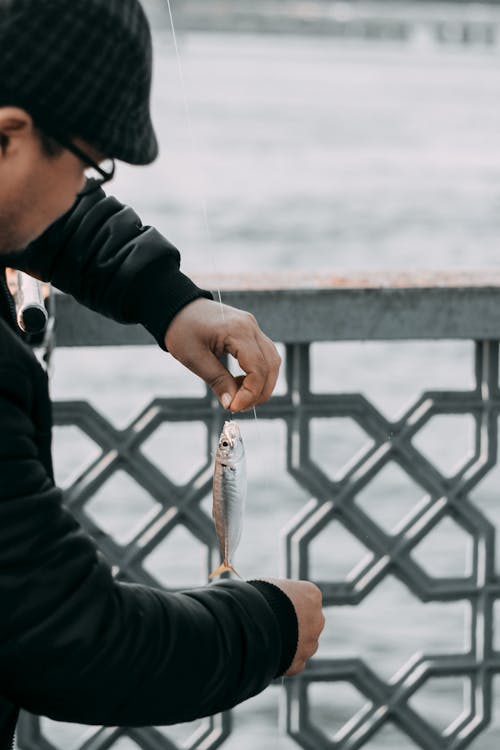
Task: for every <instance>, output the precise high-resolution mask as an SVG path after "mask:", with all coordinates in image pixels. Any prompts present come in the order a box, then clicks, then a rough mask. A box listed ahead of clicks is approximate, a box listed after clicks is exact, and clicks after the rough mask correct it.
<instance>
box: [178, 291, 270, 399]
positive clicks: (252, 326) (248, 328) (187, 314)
mask: <svg viewBox="0 0 500 750" xmlns="http://www.w3.org/2000/svg"><path fill="white" fill-rule="evenodd" d="M165 346H166V348H167V350H168V351H170V353H171V354H172V355H173V356H174V357H175V358H176V359H178V360H179V361H180V362H182V364H183V365H185V366H186V367H187V368H188V369H190V370H192V371H193V372H194V373H196V374H197V375H198V376H199V377H201V378H203V380H205V382H206V383H207V384H208V385H209V386H210V387H211V388H212V390H213V391H214V393H215V394H216V396H217V398H218V399H219V401H220V402H221V404H222V405H223V406H224V408H228V407H229V408H230V410H231V411H232V412H235V411H244V410H245V409H250V408H252V407H253V406H258V405H259V404H262V403H264V401H267V400H268V399H269V398H270V396H271V394H272V392H273V389H274V387H275V385H276V381H277V379H278V374H279V369H280V365H281V358H280V356H279V354H278V351H277V349H276V347H275V345H274V344H273V342H272V341H271V340H270V339H269V338H268V337H267V336H266V335H265V334H264V333H263V332H262V331H261V329H260V328H259V325H258V323H257V321H256V320H255V318H254V316H253V315H251V314H250V313H247V312H244V311H242V310H238V309H236V308H234V307H229V306H228V305H222V306H221V305H219V304H218V303H215V302H213V301H212V300H207V299H204V298H200V299H196V300H194V301H193V302H191V303H189V304H188V305H186V306H185V307H184V308H182V309H181V310H180V311H179V312H178V313H177V315H176V316H175V317H174V319H173V320H172V322H171V323H170V325H169V328H168V330H167V332H166V334H165ZM224 353H227V354H230V355H232V356H233V357H235V359H236V360H237V362H238V364H239V366H240V367H241V369H242V370H243V372H244V373H245V374H244V375H243V376H242V378H240V377H237V378H235V377H233V375H231V373H229V372H228V371H227V369H226V368H225V367H224V366H223V365H222V363H221V362H220V361H219V358H220V357H221V356H222V354H224Z"/></svg>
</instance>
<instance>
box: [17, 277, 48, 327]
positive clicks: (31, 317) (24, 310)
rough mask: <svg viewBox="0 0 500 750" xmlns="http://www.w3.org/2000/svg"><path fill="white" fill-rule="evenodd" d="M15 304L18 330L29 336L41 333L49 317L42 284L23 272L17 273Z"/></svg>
mask: <svg viewBox="0 0 500 750" xmlns="http://www.w3.org/2000/svg"><path fill="white" fill-rule="evenodd" d="M15 302H16V317H17V324H18V326H19V328H20V329H21V330H22V331H24V333H28V334H31V335H34V334H40V333H43V332H44V331H45V329H46V327H47V322H48V319H49V315H48V313H47V310H46V308H45V302H44V298H43V286H42V283H41V282H40V281H38V280H37V279H34V278H33V277H32V276H29V275H28V274H27V273H24V272H23V271H17V291H16V295H15Z"/></svg>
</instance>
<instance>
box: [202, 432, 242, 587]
mask: <svg viewBox="0 0 500 750" xmlns="http://www.w3.org/2000/svg"><path fill="white" fill-rule="evenodd" d="M246 493H247V472H246V461H245V448H244V447H243V440H242V439H241V433H240V428H239V426H238V424H237V423H236V422H233V421H228V422H224V427H223V429H222V432H221V435H220V438H219V446H218V448H217V452H216V454H215V464H214V483H213V505H212V517H213V519H214V524H215V531H216V532H217V538H218V540H219V547H220V551H221V555H222V563H221V564H220V565H219V567H218V568H217V569H216V570H214V572H213V573H211V574H210V578H216V577H217V576H218V575H220V574H221V573H225V572H226V571H228V570H229V571H232V572H233V573H235V574H236V575H238V573H236V571H235V569H234V568H233V566H232V562H231V561H232V559H233V555H234V552H235V550H236V547H237V546H238V544H239V541H240V538H241V530H242V527H243V511H244V507H245V498H246Z"/></svg>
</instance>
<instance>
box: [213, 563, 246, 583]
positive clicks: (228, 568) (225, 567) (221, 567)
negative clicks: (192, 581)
mask: <svg viewBox="0 0 500 750" xmlns="http://www.w3.org/2000/svg"><path fill="white" fill-rule="evenodd" d="M228 572H231V573H234V575H235V576H238V578H241V576H240V574H239V573H237V572H236V570H235V569H234V568H233V566H232V565H229V563H228V562H226V560H224V562H221V564H220V565H219V567H218V568H216V570H214V572H213V573H210V575H209V576H208V577H209V578H210V580H212V579H213V578H217V576H220V575H222V573H228Z"/></svg>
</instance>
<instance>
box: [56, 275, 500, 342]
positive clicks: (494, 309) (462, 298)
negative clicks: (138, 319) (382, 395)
mask: <svg viewBox="0 0 500 750" xmlns="http://www.w3.org/2000/svg"><path fill="white" fill-rule="evenodd" d="M195 280H196V282H197V283H198V284H199V285H200V286H202V287H204V288H206V289H212V290H214V294H215V296H216V297H217V295H216V291H215V290H216V289H217V284H218V285H219V286H220V290H221V296H222V301H223V302H224V303H226V304H228V305H234V306H235V307H239V308H242V309H245V310H248V311H249V312H252V313H253V314H254V315H255V317H256V318H257V320H258V321H259V323H260V325H261V327H262V328H263V329H264V330H265V331H266V333H267V334H268V335H269V336H270V337H271V338H273V339H274V340H275V341H281V342H284V343H297V342H311V341H348V340H351V341H365V340H366V341H376V340H397V339H402V340H404V339H476V340H486V339H492V340H495V339H500V271H496V270H494V271H491V272H483V271H482V272H476V271H471V272H460V273H447V272H435V273H429V272H425V273H416V272H415V273H366V274H338V275H337V274H305V273H286V274H278V273H273V274H258V275H251V274H241V275H238V276H218V277H217V278H216V277H214V276H201V277H198V278H196V279H195ZM56 310H57V329H56V330H57V344H58V346H107V345H116V346H123V345H144V344H152V343H154V342H153V339H152V337H151V336H150V335H149V334H148V333H147V332H146V331H144V330H143V329H142V328H141V327H140V326H122V325H120V324H118V323H114V322H113V321H109V320H107V319H105V318H103V317H102V316H100V315H98V314H97V313H94V312H92V311H91V310H87V309H86V308H83V307H82V306H81V305H79V304H78V303H76V302H75V301H74V300H73V299H71V298H69V297H67V296H66V295H60V294H58V295H56Z"/></svg>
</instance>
